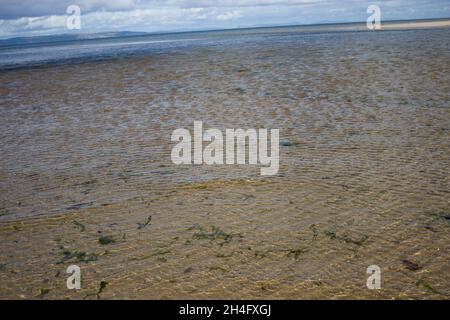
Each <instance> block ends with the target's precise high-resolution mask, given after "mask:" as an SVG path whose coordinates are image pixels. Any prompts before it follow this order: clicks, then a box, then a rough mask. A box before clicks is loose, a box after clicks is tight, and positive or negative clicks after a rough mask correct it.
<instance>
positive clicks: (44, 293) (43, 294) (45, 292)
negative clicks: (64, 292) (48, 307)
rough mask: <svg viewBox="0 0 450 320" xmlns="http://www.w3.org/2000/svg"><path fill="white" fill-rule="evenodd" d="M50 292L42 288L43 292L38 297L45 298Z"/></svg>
mask: <svg viewBox="0 0 450 320" xmlns="http://www.w3.org/2000/svg"><path fill="white" fill-rule="evenodd" d="M49 292H50V289H47V288H41V291H40V292H39V295H38V297H40V298H42V297H43V296H45V295H46V294H47V293H49Z"/></svg>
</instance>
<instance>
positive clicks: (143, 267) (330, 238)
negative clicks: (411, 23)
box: [0, 29, 450, 298]
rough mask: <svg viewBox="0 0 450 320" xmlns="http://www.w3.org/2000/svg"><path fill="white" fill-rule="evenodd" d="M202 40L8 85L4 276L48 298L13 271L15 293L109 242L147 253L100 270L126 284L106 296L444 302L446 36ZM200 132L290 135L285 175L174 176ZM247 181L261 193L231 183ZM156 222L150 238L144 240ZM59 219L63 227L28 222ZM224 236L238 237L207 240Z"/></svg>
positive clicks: (449, 80)
mask: <svg viewBox="0 0 450 320" xmlns="http://www.w3.org/2000/svg"><path fill="white" fill-rule="evenodd" d="M203 37H204V39H202V40H200V41H194V40H189V41H187V42H186V43H183V45H181V44H177V45H173V43H172V42H171V43H172V44H171V45H167V46H165V45H164V43H158V47H157V50H156V49H155V51H154V52H153V51H152V50H153V49H151V48H147V49H148V50H147V49H146V50H147V51H145V52H140V53H139V54H135V53H131V54H130V55H128V54H119V55H118V57H117V58H116V59H105V57H104V56H102V59H100V60H99V61H84V62H83V63H79V62H78V61H77V63H67V62H68V61H65V60H64V63H56V64H48V63H47V62H46V63H45V65H43V66H41V67H29V68H19V69H14V70H4V71H0V94H1V96H0V150H1V154H2V156H1V157H0V177H1V178H0V194H1V195H0V219H1V220H2V221H4V222H5V221H10V222H5V224H4V225H3V231H2V261H6V262H5V265H6V267H5V268H4V269H5V270H6V271H4V272H9V271H11V270H15V271H18V270H19V271H20V270H32V271H30V275H29V277H31V278H29V281H30V283H36V285H35V286H33V287H32V289H30V290H28V289H23V288H19V287H17V286H16V285H14V284H12V283H10V282H9V281H8V280H7V278H8V277H10V276H11V275H8V277H7V276H6V274H5V273H3V276H4V277H2V279H3V278H4V279H5V281H7V282H3V281H2V283H4V284H3V286H4V290H2V291H3V294H2V297H11V296H14V295H15V294H18V293H19V292H22V293H21V294H23V295H24V296H26V297H29V296H30V295H31V296H33V295H35V294H36V290H38V289H37V288H39V286H43V284H40V281H41V280H40V278H39V276H42V272H40V271H38V270H37V269H35V266H37V265H39V266H41V267H42V268H45V267H48V265H47V264H46V262H45V261H47V260H48V259H50V261H53V262H52V267H51V268H50V269H49V270H51V271H45V272H44V273H46V276H48V277H50V275H49V274H50V272H54V271H55V270H59V269H58V268H61V266H58V265H55V264H54V261H57V257H59V255H60V252H59V251H58V249H56V248H57V245H61V243H63V246H66V247H67V246H74V245H73V243H76V244H77V245H78V246H80V247H83V248H85V249H86V250H87V251H92V250H94V251H95V250H97V251H98V250H100V249H99V248H97V246H98V245H97V244H94V243H96V242H95V241H96V236H97V234H96V232H97V231H103V232H105V229H106V230H107V231H108V232H113V233H116V234H117V236H119V234H120V236H122V234H127V239H132V240H128V242H127V241H125V240H124V242H119V244H116V246H117V248H116V249H117V252H119V253H120V254H118V255H117V256H114V255H113V256H112V257H110V258H105V259H109V260H104V261H105V262H103V261H102V259H99V262H97V263H94V265H93V266H91V264H89V267H88V268H90V269H89V270H91V271H92V272H94V271H95V272H98V271H99V270H102V272H101V274H102V275H101V276H100V275H99V277H106V278H108V279H110V280H109V281H110V282H112V283H114V281H116V282H117V283H116V285H117V286H116V287H115V288H116V289H115V290H114V289H112V288H111V289H110V290H111V291H110V294H111V296H110V297H124V296H125V297H153V298H164V297H166V298H167V297H177V296H178V297H183V298H186V297H190V298H192V297H195V298H196V297H216V298H217V297H219V298H220V297H234V298H241V297H280V298H281V297H282V298H286V297H288V298H298V297H334V298H339V297H354V296H352V293H355V292H356V293H358V294H359V296H360V297H369V298H374V297H375V298H376V297H381V298H391V297H396V298H405V297H415V298H424V297H430V296H431V297H436V296H437V297H442V296H446V297H448V294H449V289H450V282H449V279H448V272H447V271H446V269H445V268H447V267H448V259H449V252H448V248H449V246H450V243H449V241H450V238H449V236H448V227H449V225H448V218H446V217H447V215H448V214H449V210H450V208H449V202H448V200H449V191H450V189H449V181H448V171H449V165H450V160H449V159H450V154H449V151H450V148H449V147H450V139H449V133H450V108H449V107H450V105H449V104H450V30H449V29H436V30H415V31H384V32H376V33H370V32H341V33H332V32H324V33H295V32H292V30H289V29H288V30H286V32H282V30H281V31H280V30H279V29H277V32H273V33H271V32H267V33H266V34H261V33H258V34H256V35H245V36H242V37H239V36H232V37H231V36H230V37H228V38H227V37H221V40H217V39H214V38H208V37H207V36H203ZM145 45H146V46H148V45H150V44H148V43H147V44H145ZM108 50H110V49H108ZM111 52H114V51H108V54H110V53H111ZM152 52H153V53H152ZM122 53H123V52H122ZM108 57H109V58H110V56H108ZM60 62H61V61H60ZM194 120H197V121H203V123H204V126H205V127H206V128H211V127H214V128H219V129H222V130H224V129H225V128H244V129H246V128H278V129H280V140H286V141H289V142H291V143H292V146H282V147H281V148H280V172H279V174H278V176H276V177H273V178H264V179H262V178H261V177H259V167H258V166H175V165H173V164H172V163H171V160H170V152H171V148H172V146H173V143H171V142H170V135H171V133H172V131H173V130H174V129H177V128H187V129H189V130H193V121H194ZM242 178H245V179H248V180H250V181H253V182H254V183H255V186H254V187H253V185H252V184H250V186H247V185H246V184H245V183H244V186H241V185H240V184H239V183H238V184H237V185H235V184H234V182H233V181H234V180H235V179H242ZM238 181H240V180H238ZM198 183H200V188H197V187H198ZM202 183H205V185H204V187H203V185H202ZM209 183H211V184H212V185H213V186H215V185H216V184H218V187H213V188H212V189H210V185H209ZM258 183H261V184H258ZM186 186H187V187H186ZM185 188H187V189H185ZM205 189H206V190H205ZM149 198H150V200H149ZM153 198H155V199H153ZM139 199H141V200H139ZM151 199H153V200H151ZM140 201H141V202H140ZM109 208H111V209H109ZM61 214H66V216H64V215H63V216H60V215H61ZM150 214H151V215H153V221H154V225H155V227H154V229H152V231H151V233H150V235H148V236H146V237H145V238H141V236H140V235H139V234H133V232H136V231H134V230H135V229H136V228H135V226H136V222H137V221H144V220H145V218H146V217H147V215H150ZM46 216H55V217H57V220H55V221H56V222H55V223H54V222H53V220H51V219H50V220H48V221H47V220H45V219H44V218H41V219H38V220H36V226H32V225H29V224H28V222H27V219H28V218H30V217H46ZM59 217H61V218H59ZM74 217H75V218H74ZM73 219H76V220H77V221H84V220H86V221H87V222H84V223H86V225H87V226H88V234H85V235H84V236H83V237H82V238H79V237H80V234H79V232H78V231H77V229H76V228H75V229H74V227H73V223H72V222H73V221H72V220H73ZM155 219H156V220H155ZM14 221H18V222H19V224H15V222H14ZM115 224H118V226H116V227H114V225H115ZM13 226H19V227H18V230H19V231H17V230H16V229H14V228H13ZM21 226H23V229H22V227H21ZM211 226H214V227H218V228H220V229H221V230H225V231H226V232H228V233H231V234H233V235H234V237H232V241H229V242H226V243H225V244H222V245H220V246H217V242H215V241H202V239H201V238H199V237H198V233H199V232H200V233H202V232H203V233H202V234H204V233H205V232H206V233H208V232H213V231H211V230H212V229H211ZM30 228H31V229H30ZM21 230H22V231H21ZM63 230H64V231H63ZM196 230H197V231H196ZM199 230H200V231H199ZM205 230H206V231H205ZM16 231H17V233H16ZM196 232H197V233H196ZM130 233H131V235H130ZM195 234H197V236H195ZM22 237H25V238H27V239H29V241H28V242H26V243H23V244H22V245H20V244H19V245H17V244H13V241H14V240H15V241H19V242H20V239H22ZM367 237H368V239H369V240H367V242H366V238H367ZM53 238H55V239H53ZM57 238H58V239H59V240H58V239H57ZM61 239H62V240H61ZM207 239H208V237H207ZM316 239H317V241H316V242H314V240H316ZM187 240H189V241H191V242H192V243H193V244H192V243H188V244H186V242H187ZM210 240H211V239H210ZM219 240H220V239H219ZM222 240H223V239H222ZM34 241H36V242H37V243H45V245H44V246H43V247H42V248H40V249H37V248H35V245H36V244H34ZM130 241H131V242H130ZM71 243H72V244H71ZM149 243H150V244H151V245H150V247H148V244H149ZM191 245H192V246H191ZM365 246H367V247H365ZM361 247H362V249H361ZM18 248H20V250H19V249H18ZM32 248H34V249H33V250H36V253H35V255H34V256H33V257H31V258H29V261H25V260H23V261H22V260H21V259H22V258H20V257H19V254H18V252H29V250H31V249H32ZM93 248H97V249H93ZM168 248H169V249H168ZM248 248H251V249H248ZM72 249H73V248H72ZM300 249H301V250H300ZM158 250H160V251H158ZM161 250H162V251H161ZM247 250H250V251H247ZM251 250H253V251H251ZM255 250H256V251H255ZM296 250H297V251H298V252H297V251H296ZM149 251H151V252H150V253H149ZM219 251H220V252H219ZM222 251H223V252H222ZM303 251H305V252H307V253H305V255H304V256H302V257H304V259H305V260H302V259H303V258H300V259H297V258H296V252H297V253H298V255H300V253H303ZM158 252H160V253H161V252H166V253H165V254H158ZM169 252H170V253H169ZM223 255H225V258H223V257H222V256H223ZM227 255H228V258H227ZM161 256H164V257H165V258H164V259H165V260H166V261H164V259H161ZM44 257H45V258H44ZM49 257H51V258H49ZM224 259H225V260H224ZM352 259H353V260H352ZM405 259H406V260H413V261H415V262H418V263H419V264H420V265H421V266H424V267H423V269H422V270H421V271H419V274H420V275H416V274H413V276H411V274H410V273H408V272H410V271H408V270H405V264H404V263H402V260H405ZM349 260H351V261H352V262H351V263H347V262H348V261H349ZM13 261H15V262H14V264H13V265H14V267H11V268H12V269H11V270H9V269H8V268H9V265H10V263H12V262H13ZM30 261H34V262H33V263H32V264H31V265H30V263H31V262H30ZM106 261H108V263H106ZM141 261H146V263H145V264H144V262H142V263H141ZM149 261H150V262H149ZM222 261H225V262H222ZM381 262H383V263H385V265H384V266H383V267H384V268H385V269H383V270H386V268H387V270H390V271H392V272H391V273H388V276H387V277H388V279H390V280H391V283H393V284H392V285H391V286H390V287H389V289H387V291H384V293H382V294H380V295H378V296H377V295H376V294H374V293H372V292H370V293H368V292H366V291H364V286H365V280H364V278H365V276H366V274H365V269H364V268H366V267H367V266H368V265H370V264H372V263H381ZM125 263H126V266H127V267H125V268H124V267H123V265H122V264H125ZM222 263H225V266H222ZM406 265H407V263H406ZM120 266H122V267H120ZM188 268H191V269H192V270H194V274H191V272H190V271H187V272H186V269H188ZM150 270H151V276H150V275H149V272H150ZM224 270H225V271H224ZM338 270H342V272H341V273H339V272H338ZM355 274H357V276H355ZM89 277H92V279H93V280H95V281H97V280H99V279H100V278H98V277H96V276H93V275H92V274H91V275H90V276H89ZM142 277H144V278H145V279H150V278H151V284H150V283H148V284H147V285H144V284H145V283H146V282H145V281H144V282H142V281H143V278H142ZM146 277H147V278H146ZM114 279H115V280H114ZM207 279H208V281H210V282H205V281H206V280H207ZM224 279H226V281H228V282H227V284H226V285H224V282H223V281H224ZM333 279H334V280H333ZM355 279H356V280H358V281H359V280H361V283H362V287H358V286H357V285H356V284H355V281H356V280H355ZM408 279H409V280H408ZM424 279H425V280H424ZM55 281H56V280H55ZM149 281H150V280H149ZM171 281H173V282H171ZM402 281H403V282H402ZM404 281H406V282H407V284H405V282H404ZM408 281H409V282H408ZM420 281H423V282H425V283H427V284H429V286H431V287H432V288H436V291H437V292H439V294H437V293H435V292H430V290H429V289H427V288H428V287H429V286H427V285H422V284H423V282H420ZM97 282H98V281H97ZM316 282H317V283H316ZM50 283H53V280H51V281H50ZM64 283H65V282H64ZM242 283H245V284H246V285H247V287H245V289H243V291H242V295H237V293H236V292H237V291H236V290H237V289H238V288H241V285H242ZM417 283H419V284H418V285H416V284H417ZM430 283H431V284H430ZM137 284H138V285H137ZM52 286H54V288H53V289H52V290H53V291H52V294H53V292H55V294H56V293H57V292H59V291H58V290H63V289H62V287H61V285H60V284H57V282H55V283H54V284H52ZM355 286H356V287H355ZM119 288H122V289H123V290H122V289H119ZM127 288H128V289H127ZM261 288H262V289H261ZM424 288H425V289H424ZM27 290H28V291H27ZM90 290H91V291H92V290H94V291H95V284H92V287H91V288H90ZM358 290H359V291H358ZM77 297H81V296H77Z"/></svg>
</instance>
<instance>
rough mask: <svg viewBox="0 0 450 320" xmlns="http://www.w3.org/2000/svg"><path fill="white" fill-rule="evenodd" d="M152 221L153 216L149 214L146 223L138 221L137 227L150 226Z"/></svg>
mask: <svg viewBox="0 0 450 320" xmlns="http://www.w3.org/2000/svg"><path fill="white" fill-rule="evenodd" d="M151 221H152V216H148V218H147V221H145V222H144V223H140V222H138V223H137V225H138V227H137V228H138V230H140V229H144V228H145V227H147V226H149V225H150V222H151Z"/></svg>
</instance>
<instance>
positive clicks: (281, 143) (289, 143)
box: [280, 140, 294, 147]
mask: <svg viewBox="0 0 450 320" xmlns="http://www.w3.org/2000/svg"><path fill="white" fill-rule="evenodd" d="M280 145H281V146H283V147H292V146H293V145H294V144H293V143H292V142H291V141H287V140H285V141H281V142H280Z"/></svg>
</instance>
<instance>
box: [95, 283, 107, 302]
mask: <svg viewBox="0 0 450 320" xmlns="http://www.w3.org/2000/svg"><path fill="white" fill-rule="evenodd" d="M107 285H108V282H106V281H101V282H100V287H99V288H98V291H97V298H98V299H100V294H101V293H102V292H103V290H105V289H106V286H107Z"/></svg>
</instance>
